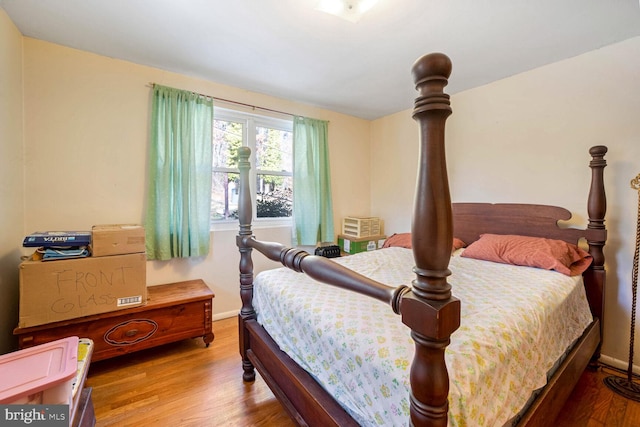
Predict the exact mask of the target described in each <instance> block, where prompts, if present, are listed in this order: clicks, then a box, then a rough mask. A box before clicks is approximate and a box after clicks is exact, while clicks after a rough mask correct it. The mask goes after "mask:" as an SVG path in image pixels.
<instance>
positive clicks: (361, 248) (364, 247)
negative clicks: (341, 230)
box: [338, 234, 387, 255]
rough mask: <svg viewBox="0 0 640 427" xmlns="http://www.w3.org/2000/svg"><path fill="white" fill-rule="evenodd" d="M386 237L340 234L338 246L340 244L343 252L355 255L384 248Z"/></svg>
mask: <svg viewBox="0 0 640 427" xmlns="http://www.w3.org/2000/svg"><path fill="white" fill-rule="evenodd" d="M386 238H387V237H386V236H369V237H359V238H356V237H351V236H345V235H342V234H338V246H340V250H341V251H342V252H344V253H347V254H351V255H353V254H357V253H360V252H367V251H375V250H376V249H380V248H382V245H383V244H384V241H385V239H386Z"/></svg>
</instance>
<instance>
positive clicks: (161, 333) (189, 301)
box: [13, 280, 214, 361]
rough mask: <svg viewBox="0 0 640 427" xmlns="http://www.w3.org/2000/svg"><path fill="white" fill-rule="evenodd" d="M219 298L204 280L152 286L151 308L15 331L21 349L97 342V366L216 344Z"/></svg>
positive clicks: (148, 302)
mask: <svg viewBox="0 0 640 427" xmlns="http://www.w3.org/2000/svg"><path fill="white" fill-rule="evenodd" d="M213 297H214V294H213V292H212V291H211V289H209V287H208V286H207V285H206V284H205V283H204V282H203V281H202V280H190V281H186V282H176V283H170V284H167V285H158V286H150V287H149V288H148V292H147V299H148V301H147V304H146V305H144V306H142V307H133V308H129V309H124V310H117V311H112V312H108V313H101V314H95V315H91V316H86V317H80V318H76V319H69V320H64V321H60V322H55V323H49V324H46V325H39V326H33V327H29V328H16V329H14V331H13V333H14V335H17V336H18V345H19V347H20V348H21V349H22V348H26V347H31V346H34V345H38V344H43V343H46V342H50V341H54V340H57V339H60V338H64V337H68V336H78V337H81V338H90V339H92V340H93V342H94V349H93V356H92V358H91V359H92V361H97V360H102V359H107V358H110V357H114V356H119V355H122V354H126V353H131V352H133V351H138V350H142V349H145V348H150V347H155V346H158V345H161V344H166V343H170V342H174V341H178V340H182V339H187V338H197V337H202V338H203V340H204V342H205V344H206V345H207V347H208V346H209V343H211V341H213V331H212V311H213V307H212V305H213Z"/></svg>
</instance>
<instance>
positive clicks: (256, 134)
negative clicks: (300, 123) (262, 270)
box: [211, 109, 293, 222]
mask: <svg viewBox="0 0 640 427" xmlns="http://www.w3.org/2000/svg"><path fill="white" fill-rule="evenodd" d="M292 136H293V135H292V124H291V121H286V120H279V119H274V118H270V117H263V116H257V115H250V114H245V113H238V112H232V111H229V110H218V109H216V111H215V113H214V125H213V176H212V180H213V181H212V184H213V185H212V199H211V221H212V222H220V221H224V220H234V219H237V216H238V178H239V170H238V157H237V150H238V148H239V147H241V146H247V147H249V148H251V153H252V156H251V159H250V160H251V165H252V169H251V172H252V175H253V179H255V181H254V182H255V183H256V184H255V186H253V187H252V189H251V190H252V192H253V200H254V209H253V211H254V212H255V217H256V219H260V218H290V217H291V215H292V208H293V186H292V183H293V177H292V175H293V155H292V150H293V141H292Z"/></svg>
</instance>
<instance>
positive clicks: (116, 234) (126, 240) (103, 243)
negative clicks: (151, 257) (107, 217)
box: [91, 224, 146, 256]
mask: <svg viewBox="0 0 640 427" xmlns="http://www.w3.org/2000/svg"><path fill="white" fill-rule="evenodd" d="M91 234H92V236H91V255H92V256H110V255H123V254H135V253H140V252H145V250H146V249H145V240H144V227H143V226H141V225H137V224H106V225H94V226H93V227H92V229H91Z"/></svg>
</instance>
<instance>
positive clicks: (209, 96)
mask: <svg viewBox="0 0 640 427" xmlns="http://www.w3.org/2000/svg"><path fill="white" fill-rule="evenodd" d="M156 84H157V83H149V85H148V86H149V87H152V88H153V87H154V86H155V85H156ZM189 92H191V93H195V94H196V95H199V96H204V97H205V98H211V99H215V100H216V101H222V102H228V103H230V104H236V105H242V106H243V107H249V108H253V109H254V110H255V109H258V110H263V111H270V112H272V113H278V114H285V115H287V116H292V117H295V116H298V115H299V114H291V113H287V112H286V111H279V110H273V109H271V108H265V107H259V106H257V105H251V104H245V103H244V102H238V101H232V100H230V99H225V98H218V97H215V96H211V95H205V94H204V93H198V92H193V91H189Z"/></svg>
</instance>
